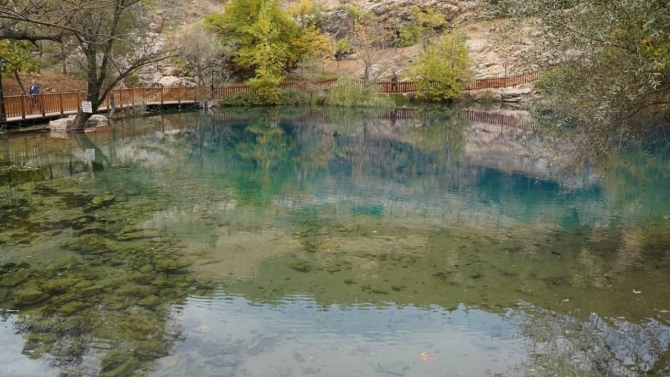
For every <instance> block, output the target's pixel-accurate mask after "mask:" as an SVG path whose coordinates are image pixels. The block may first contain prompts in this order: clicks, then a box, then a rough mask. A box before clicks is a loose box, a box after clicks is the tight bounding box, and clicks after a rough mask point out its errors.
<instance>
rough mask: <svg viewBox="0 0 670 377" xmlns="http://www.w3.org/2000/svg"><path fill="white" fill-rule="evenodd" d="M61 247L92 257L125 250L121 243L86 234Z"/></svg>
mask: <svg viewBox="0 0 670 377" xmlns="http://www.w3.org/2000/svg"><path fill="white" fill-rule="evenodd" d="M61 245H62V246H63V247H64V248H66V249H69V250H72V251H78V252H80V253H82V254H90V255H99V254H105V253H109V252H115V251H120V250H122V249H123V247H122V246H121V245H120V244H119V243H117V242H114V241H112V240H110V239H107V238H104V237H101V236H99V235H97V234H86V235H83V236H81V237H78V238H75V239H72V240H68V241H64V242H63V243H62V244H61Z"/></svg>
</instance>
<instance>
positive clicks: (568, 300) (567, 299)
mask: <svg viewBox="0 0 670 377" xmlns="http://www.w3.org/2000/svg"><path fill="white" fill-rule="evenodd" d="M561 302H570V299H569V298H566V299H565V300H561Z"/></svg>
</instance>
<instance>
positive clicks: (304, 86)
mask: <svg viewBox="0 0 670 377" xmlns="http://www.w3.org/2000/svg"><path fill="white" fill-rule="evenodd" d="M539 77H540V74H539V72H530V73H526V74H522V75H517V76H509V77H493V78H480V79H476V80H474V81H473V82H472V83H471V84H469V85H467V86H466V88H465V90H482V89H498V88H504V87H513V86H517V85H521V84H525V83H528V82H532V81H535V80H537V79H538V78H539ZM336 81H337V79H335V78H333V79H326V80H320V81H313V82H283V83H281V84H279V87H280V88H281V89H295V90H300V91H303V92H325V91H328V90H330V88H331V87H332V86H333V85H334V84H335V82H336ZM371 84H372V85H375V86H377V87H379V89H380V90H381V92H382V93H386V94H394V93H397V94H404V93H415V92H416V91H417V90H418V86H417V84H416V83H414V82H412V81H402V82H397V83H392V82H390V81H373V82H372V83H371ZM359 85H364V82H363V81H360V82H359ZM434 85H440V84H439V83H435V84H434ZM206 90H207V89H206ZM209 90H211V92H208V93H206V94H208V95H209V97H210V98H213V99H216V100H220V99H222V98H224V97H226V96H230V95H233V94H235V93H239V92H248V91H250V90H251V88H250V87H249V85H247V84H231V85H225V86H221V87H216V88H213V89H209ZM209 90H208V91H209ZM112 93H113V95H114V103H115V106H118V107H121V108H123V107H126V106H135V105H147V104H161V105H162V104H170V103H173V104H182V103H195V102H198V99H199V98H202V96H199V95H198V94H199V88H198V87H184V86H179V87H158V88H128V89H115V90H113V91H112ZM200 94H202V93H200ZM84 98H86V92H60V93H47V94H40V95H36V96H25V95H20V96H5V97H4V100H5V111H6V115H7V118H8V119H9V118H17V117H20V118H22V119H26V116H28V115H38V116H40V115H41V116H42V117H45V116H46V114H51V115H58V114H60V115H63V114H64V113H65V112H74V111H77V110H79V108H80V107H81V100H82V99H84ZM109 106H110V104H109V96H107V98H105V100H104V101H103V102H102V103H101V104H100V107H101V108H103V109H108V108H109Z"/></svg>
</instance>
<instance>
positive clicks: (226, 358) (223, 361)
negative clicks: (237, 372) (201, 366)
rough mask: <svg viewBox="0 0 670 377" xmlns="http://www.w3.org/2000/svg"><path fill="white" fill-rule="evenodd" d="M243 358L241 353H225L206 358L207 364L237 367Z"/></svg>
mask: <svg viewBox="0 0 670 377" xmlns="http://www.w3.org/2000/svg"><path fill="white" fill-rule="evenodd" d="M241 361H242V358H241V357H240V356H239V355H223V356H221V357H214V358H211V359H207V360H205V363H206V364H209V365H214V366H217V367H223V368H225V367H236V366H237V365H238V364H239V363H240V362H241Z"/></svg>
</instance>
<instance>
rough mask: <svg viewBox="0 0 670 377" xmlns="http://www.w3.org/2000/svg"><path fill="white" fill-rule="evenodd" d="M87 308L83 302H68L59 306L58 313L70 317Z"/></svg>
mask: <svg viewBox="0 0 670 377" xmlns="http://www.w3.org/2000/svg"><path fill="white" fill-rule="evenodd" d="M87 306H88V305H86V304H84V303H83V302H79V301H70V302H68V303H67V304H65V305H63V306H61V307H60V309H58V312H59V313H60V314H63V315H72V314H74V313H76V312H78V311H80V310H82V309H84V308H85V307H87Z"/></svg>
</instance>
